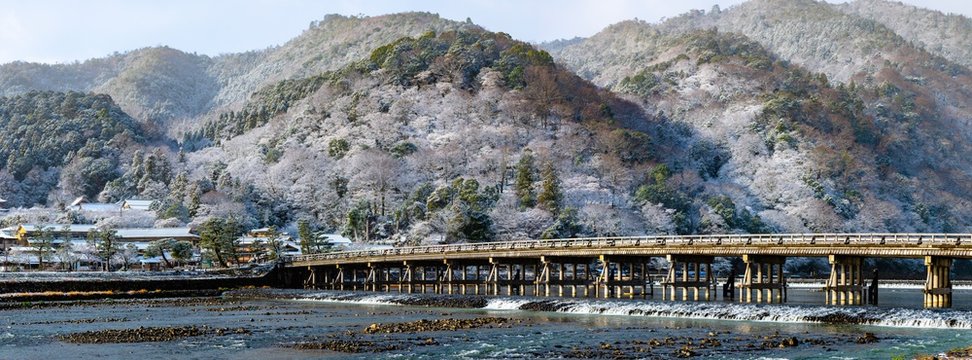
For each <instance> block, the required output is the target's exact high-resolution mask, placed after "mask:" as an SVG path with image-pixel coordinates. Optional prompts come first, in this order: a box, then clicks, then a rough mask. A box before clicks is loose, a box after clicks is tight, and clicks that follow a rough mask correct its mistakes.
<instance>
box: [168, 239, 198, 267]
mask: <svg viewBox="0 0 972 360" xmlns="http://www.w3.org/2000/svg"><path fill="white" fill-rule="evenodd" d="M193 249H195V247H194V246H192V243H190V242H188V241H177V242H176V243H175V245H173V246H172V259H173V260H175V261H178V262H180V263H185V262H187V261H189V260H191V259H192V255H193V254H192V252H193Z"/></svg>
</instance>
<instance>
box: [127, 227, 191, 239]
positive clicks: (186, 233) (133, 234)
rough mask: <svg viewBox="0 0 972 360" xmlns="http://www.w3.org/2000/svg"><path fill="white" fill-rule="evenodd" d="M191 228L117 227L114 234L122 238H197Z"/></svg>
mask: <svg viewBox="0 0 972 360" xmlns="http://www.w3.org/2000/svg"><path fill="white" fill-rule="evenodd" d="M191 230H192V228H188V227H176V228H158V229H154V228H134V229H117V230H115V234H116V235H118V237H119V238H122V239H139V238H159V239H164V238H170V237H171V238H187V237H191V238H197V237H199V236H197V235H196V234H193V233H192V232H191Z"/></svg>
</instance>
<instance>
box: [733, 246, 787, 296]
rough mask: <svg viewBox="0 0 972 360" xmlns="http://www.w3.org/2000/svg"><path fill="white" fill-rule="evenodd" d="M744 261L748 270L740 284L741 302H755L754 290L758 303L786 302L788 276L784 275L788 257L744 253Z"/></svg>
mask: <svg viewBox="0 0 972 360" xmlns="http://www.w3.org/2000/svg"><path fill="white" fill-rule="evenodd" d="M743 263H745V264H746V272H745V273H744V275H743V278H742V283H741V284H739V302H746V303H751V302H754V301H753V290H755V291H756V299H755V302H757V303H763V302H765V303H784V302H786V277H785V276H783V265H784V264H785V263H786V257H784V256H760V255H743ZM764 292H765V293H766V294H765V295H766V298H765V299H764V298H763V293H764Z"/></svg>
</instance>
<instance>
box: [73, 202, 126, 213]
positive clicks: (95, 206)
mask: <svg viewBox="0 0 972 360" xmlns="http://www.w3.org/2000/svg"><path fill="white" fill-rule="evenodd" d="M76 206H78V207H79V208H80V209H81V211H90V212H113V211H120V210H121V208H122V207H121V205H118V204H109V203H83V204H79V205H76Z"/></svg>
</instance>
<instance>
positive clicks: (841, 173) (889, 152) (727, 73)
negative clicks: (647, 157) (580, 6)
mask: <svg viewBox="0 0 972 360" xmlns="http://www.w3.org/2000/svg"><path fill="white" fill-rule="evenodd" d="M877 3H880V2H877ZM896 6H897V5H896ZM702 29H706V30H702ZM955 36H956V37H960V35H959V34H955ZM551 49H552V51H553V56H554V58H556V59H558V61H562V62H563V63H564V64H566V65H567V66H568V67H570V68H571V69H574V70H575V71H577V72H578V73H579V74H580V75H581V76H583V77H585V78H588V79H591V80H592V81H594V82H595V83H598V84H600V85H602V86H606V87H608V88H611V89H613V90H615V91H617V92H620V93H626V94H629V95H630V96H634V97H635V98H636V99H637V100H638V101H639V102H641V104H642V106H643V107H644V108H645V109H646V110H648V111H649V112H664V113H665V114H668V115H669V116H670V117H671V118H672V119H673V120H675V121H678V122H684V123H687V124H690V126H691V127H692V128H693V129H696V131H698V133H699V134H700V135H702V136H704V137H706V138H709V139H711V140H712V141H713V142H715V143H716V144H719V147H720V148H723V149H725V150H726V152H727V154H728V155H729V156H727V157H724V158H723V159H725V161H727V165H726V166H725V167H724V169H725V172H723V173H720V174H719V176H718V178H716V179H713V180H709V181H707V182H705V185H704V188H705V189H706V190H705V191H704V192H703V194H704V193H710V194H712V193H715V194H717V193H720V192H721V193H723V194H725V195H727V196H729V197H730V198H731V199H732V200H733V203H734V204H736V205H737V206H738V205H742V206H746V207H752V208H754V209H762V210H757V212H758V213H759V214H761V215H762V217H763V219H764V220H765V221H767V222H768V223H770V224H771V225H772V226H774V227H775V228H777V229H781V230H786V231H885V230H887V231H956V230H963V229H967V227H968V225H967V224H969V223H970V222H972V207H970V206H969V204H970V203H969V200H972V198H970V196H969V195H968V194H969V191H970V190H972V189H969V186H968V185H967V184H968V183H969V182H968V177H969V175H968V174H970V173H972V161H970V160H969V159H970V158H972V149H970V147H969V146H968V144H969V139H970V134H972V127H970V125H969V122H968V114H969V112H968V110H969V106H970V104H972V98H970V97H969V92H968V91H967V90H968V88H969V87H968V86H967V85H968V84H972V78H970V76H969V74H970V71H969V69H967V68H965V67H964V66H962V65H961V64H957V63H953V62H950V61H949V60H947V59H944V58H942V57H939V56H936V55H933V54H930V53H928V52H927V51H925V50H923V49H922V48H920V47H917V46H913V45H912V44H911V43H910V42H909V41H908V40H905V39H904V38H902V37H901V36H898V35H897V34H896V33H895V32H894V31H892V30H891V29H889V28H888V27H885V26H883V25H881V24H879V23H877V22H875V21H872V20H869V19H864V18H861V17H858V16H856V15H853V14H847V13H844V12H841V11H838V10H837V8H836V7H835V6H833V5H830V4H827V3H824V2H814V1H808V0H798V1H775V0H754V1H750V2H747V3H744V4H741V5H738V6H734V7H731V8H729V9H719V8H714V9H712V10H711V11H708V12H705V11H693V12H691V13H688V14H685V15H683V16H680V17H677V18H673V19H670V20H668V21H666V22H663V23H661V24H648V23H645V22H641V21H626V22H622V23H619V24H615V25H612V26H610V27H608V28H606V29H604V30H603V31H602V32H600V33H598V34H597V35H595V36H593V37H591V38H589V39H586V40H584V41H579V42H578V41H574V42H572V43H571V44H568V45H566V46H563V45H558V46H556V47H554V48H551ZM752 141H758V142H752ZM781 145H782V147H781ZM703 197H704V195H703ZM713 210H715V209H713Z"/></svg>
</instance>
